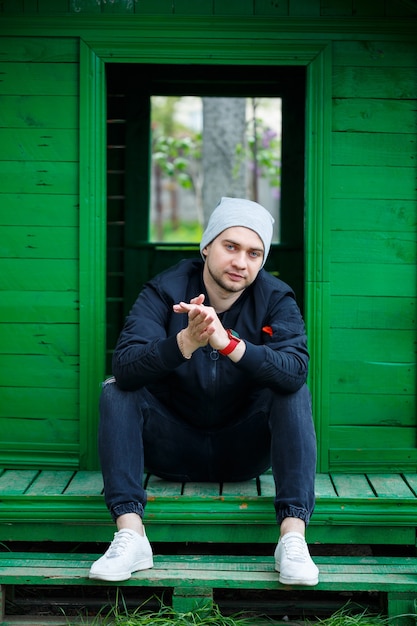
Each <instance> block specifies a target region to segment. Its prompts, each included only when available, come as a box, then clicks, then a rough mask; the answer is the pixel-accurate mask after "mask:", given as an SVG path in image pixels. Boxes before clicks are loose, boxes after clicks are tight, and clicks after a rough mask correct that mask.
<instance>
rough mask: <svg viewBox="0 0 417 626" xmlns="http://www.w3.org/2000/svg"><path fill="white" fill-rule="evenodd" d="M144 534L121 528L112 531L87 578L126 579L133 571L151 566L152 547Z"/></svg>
mask: <svg viewBox="0 0 417 626" xmlns="http://www.w3.org/2000/svg"><path fill="white" fill-rule="evenodd" d="M143 532H144V536H142V535H139V534H138V533H137V532H135V531H134V530H130V529H129V528H123V529H122V530H119V531H118V532H117V533H114V539H113V541H112V542H111V544H110V546H109V548H108V550H107V551H106V552H105V553H104V554H103V556H102V557H100V558H99V559H98V560H97V561H95V562H94V563H93V565H92V566H91V569H90V574H89V578H95V579H98V580H108V581H115V582H117V581H121V580H128V579H129V578H130V576H131V574H132V573H133V572H137V571H138V570H142V569H148V568H150V567H153V555H152V548H151V545H150V543H149V541H148V538H147V536H146V533H145V531H143Z"/></svg>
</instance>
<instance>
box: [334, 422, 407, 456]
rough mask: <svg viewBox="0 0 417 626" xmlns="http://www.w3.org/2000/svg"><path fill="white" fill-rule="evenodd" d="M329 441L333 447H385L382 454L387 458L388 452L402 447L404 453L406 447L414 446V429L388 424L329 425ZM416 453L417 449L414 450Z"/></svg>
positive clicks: (363, 448) (365, 449)
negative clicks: (361, 425) (363, 426)
mask: <svg viewBox="0 0 417 626" xmlns="http://www.w3.org/2000/svg"><path fill="white" fill-rule="evenodd" d="M330 441H331V443H332V447H334V448H349V447H352V448H353V449H354V450H358V449H362V450H364V451H365V453H366V452H367V450H368V449H372V448H379V449H386V452H385V453H384V456H385V457H386V458H389V456H390V453H391V452H392V451H393V450H395V449H396V448H397V449H401V448H404V454H406V453H407V450H408V449H413V448H415V441H416V429H415V428H396V427H390V426H367V427H366V428H361V427H360V426H358V427H357V426H330ZM416 453H417V450H416Z"/></svg>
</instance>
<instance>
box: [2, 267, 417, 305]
mask: <svg viewBox="0 0 417 626" xmlns="http://www.w3.org/2000/svg"><path fill="white" fill-rule="evenodd" d="M0 275H1V274H0ZM330 282H331V286H332V294H333V295H354V296H369V297H371V296H388V297H396V296H400V297H404V298H408V297H411V298H414V297H415V295H416V284H417V267H416V266H415V265H399V264H398V265H392V264H391V265H383V264H379V263H356V262H352V263H332V264H331V265H330Z"/></svg>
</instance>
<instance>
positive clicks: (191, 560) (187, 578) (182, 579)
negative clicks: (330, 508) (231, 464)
mask: <svg viewBox="0 0 417 626" xmlns="http://www.w3.org/2000/svg"><path fill="white" fill-rule="evenodd" d="M98 556H99V555H97V554H67V553H65V554H59V553H39V554H36V553H28V552H22V553H0V585H1V589H2V594H3V600H4V596H5V594H6V591H7V587H8V586H12V585H14V586H15V585H31V586H38V585H48V586H53V585H81V586H83V587H84V586H92V585H101V586H103V585H104V586H118V587H119V586H120V587H132V586H140V587H147V588H149V589H156V588H170V589H173V591H174V594H173V608H174V609H175V610H177V611H179V612H185V611H187V610H191V609H192V608H193V607H194V608H195V607H199V606H200V607H201V606H202V603H206V604H207V603H209V604H211V603H212V600H213V597H212V594H213V589H248V590H249V589H251V590H263V591H290V590H291V589H292V590H295V589H298V590H301V589H305V590H312V589H314V591H315V592H317V593H321V592H329V591H332V592H336V591H339V592H356V591H366V592H375V593H381V594H384V595H385V596H386V600H387V614H388V616H389V617H391V618H392V617H393V616H394V615H397V614H399V613H401V614H407V613H408V614H411V613H413V611H414V606H413V603H414V600H415V599H416V598H417V558H415V557H397V558H389V557H340V556H339V557H335V556H331V557H316V558H315V562H316V563H317V565H318V566H319V569H320V579H319V584H318V585H317V586H316V587H314V588H312V587H302V586H293V587H289V586H285V585H282V584H280V583H279V582H278V574H277V572H276V571H275V569H274V561H273V558H272V556H271V557H265V556H257V557H254V556H252V557H246V556H228V555H222V556H206V555H204V556H202V555H183V556H177V555H156V556H155V557H154V567H153V568H152V569H148V570H144V571H141V572H135V573H134V574H133V575H132V577H131V579H130V580H128V581H125V582H122V583H120V582H118V583H108V582H105V583H104V582H101V581H96V580H90V579H89V578H88V572H89V568H90V566H91V564H92V562H93V561H94V560H96V558H98ZM4 620H6V616H5V615H3V621H4ZM390 623H393V624H395V623H396V622H395V620H394V621H392V622H390ZM401 625H402V626H409V625H413V626H414V618H413V617H412V616H410V620H407V619H405V620H402V621H401Z"/></svg>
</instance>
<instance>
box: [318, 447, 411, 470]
mask: <svg viewBox="0 0 417 626" xmlns="http://www.w3.org/2000/svg"><path fill="white" fill-rule="evenodd" d="M379 445H381V444H379ZM329 462H330V469H331V470H332V471H337V472H351V471H355V470H356V471H357V470H359V471H361V472H363V471H366V472H378V471H380V472H383V471H385V470H386V469H387V467H388V468H389V469H392V470H393V471H411V470H413V469H414V468H415V466H416V463H417V451H416V449H415V447H410V448H408V449H407V448H389V447H388V448H387V447H386V446H385V447H382V448H377V447H376V446H375V447H374V448H367V449H365V448H360V447H359V446H356V447H355V448H354V447H352V448H349V447H347V446H344V447H342V445H339V447H338V446H337V444H336V445H332V442H331V443H330V446H329Z"/></svg>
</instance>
